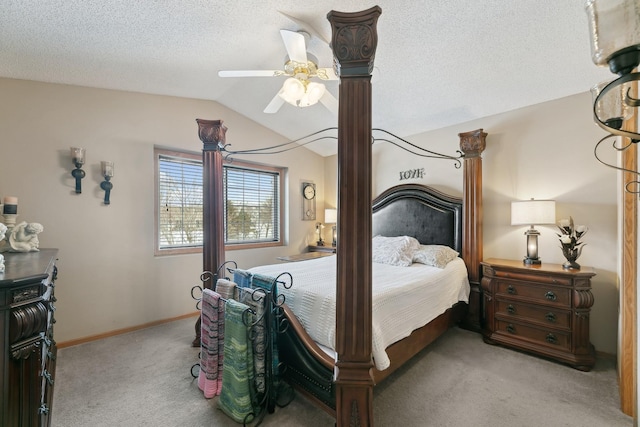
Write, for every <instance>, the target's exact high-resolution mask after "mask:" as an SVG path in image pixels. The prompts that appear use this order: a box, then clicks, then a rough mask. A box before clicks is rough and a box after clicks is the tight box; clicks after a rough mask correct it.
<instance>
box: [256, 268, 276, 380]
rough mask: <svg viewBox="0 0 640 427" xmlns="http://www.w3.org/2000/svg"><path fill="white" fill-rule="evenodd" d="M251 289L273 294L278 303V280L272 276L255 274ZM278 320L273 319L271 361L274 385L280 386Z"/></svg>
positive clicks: (272, 296)
mask: <svg viewBox="0 0 640 427" xmlns="http://www.w3.org/2000/svg"><path fill="white" fill-rule="evenodd" d="M251 287H252V288H254V289H264V290H265V291H267V292H271V293H272V295H271V298H272V301H277V299H278V286H277V284H276V279H275V278H274V277H270V276H264V275H262V274H254V275H253V277H252V278H251ZM277 339H278V319H276V318H275V316H274V317H273V322H272V324H271V343H270V344H269V345H270V346H271V360H272V362H273V364H272V366H273V368H272V371H273V378H272V382H273V384H275V385H277V384H278V365H279V364H280V360H279V358H278V341H277Z"/></svg>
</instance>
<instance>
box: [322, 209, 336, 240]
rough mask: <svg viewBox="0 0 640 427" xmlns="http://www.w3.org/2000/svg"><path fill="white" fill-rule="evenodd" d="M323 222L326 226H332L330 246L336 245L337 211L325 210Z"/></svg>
mask: <svg viewBox="0 0 640 427" xmlns="http://www.w3.org/2000/svg"><path fill="white" fill-rule="evenodd" d="M324 222H325V223H327V224H333V226H332V227H331V246H336V245H337V244H338V236H337V233H336V223H337V222H338V210H337V209H325V210H324Z"/></svg>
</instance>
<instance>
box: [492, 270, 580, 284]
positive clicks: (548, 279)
mask: <svg viewBox="0 0 640 427" xmlns="http://www.w3.org/2000/svg"><path fill="white" fill-rule="evenodd" d="M494 274H495V277H504V278H507V279H515V280H524V281H527V282H538V283H541V284H542V283H546V284H549V285H561V286H571V279H569V278H566V277H559V276H545V275H541V274H533V273H530V272H528V271H526V270H525V271H523V272H514V271H501V270H495V271H494Z"/></svg>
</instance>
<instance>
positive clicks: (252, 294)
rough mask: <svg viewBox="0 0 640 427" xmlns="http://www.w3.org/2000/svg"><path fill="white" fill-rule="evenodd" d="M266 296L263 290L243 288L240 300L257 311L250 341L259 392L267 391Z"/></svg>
mask: <svg viewBox="0 0 640 427" xmlns="http://www.w3.org/2000/svg"><path fill="white" fill-rule="evenodd" d="M265 296H266V294H265V293H264V292H262V291H261V290H257V291H256V290H255V289H251V288H243V289H242V291H241V298H240V301H241V302H243V303H245V304H246V305H248V306H249V307H251V309H252V310H253V311H254V312H255V320H254V322H255V323H254V324H253V325H252V326H251V334H250V337H251V339H250V342H249V344H250V345H252V346H253V366H254V372H255V385H256V390H257V391H258V393H264V392H265V383H266V382H265V377H266V375H267V373H266V372H265V359H266V356H267V355H266V347H267V341H266V340H267V338H268V335H267V334H266V331H267V322H266V318H265V312H264V309H265V301H264V299H265Z"/></svg>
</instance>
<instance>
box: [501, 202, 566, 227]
mask: <svg viewBox="0 0 640 427" xmlns="http://www.w3.org/2000/svg"><path fill="white" fill-rule="evenodd" d="M555 222H556V202H555V200H524V201H520V202H511V225H534V224H555Z"/></svg>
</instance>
